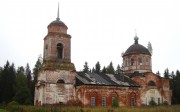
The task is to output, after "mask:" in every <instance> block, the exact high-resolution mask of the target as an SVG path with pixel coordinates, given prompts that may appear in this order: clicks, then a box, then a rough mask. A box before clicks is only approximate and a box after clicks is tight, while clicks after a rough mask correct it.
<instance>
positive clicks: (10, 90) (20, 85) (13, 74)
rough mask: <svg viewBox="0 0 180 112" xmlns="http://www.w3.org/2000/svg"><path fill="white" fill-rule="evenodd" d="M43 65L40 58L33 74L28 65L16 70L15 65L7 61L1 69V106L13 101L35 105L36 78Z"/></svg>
mask: <svg viewBox="0 0 180 112" xmlns="http://www.w3.org/2000/svg"><path fill="white" fill-rule="evenodd" d="M41 64H42V61H41V58H38V60H37V62H36V65H35V67H34V69H33V73H32V72H31V69H30V66H29V64H28V63H27V64H26V67H23V66H20V67H18V68H17V69H16V68H15V65H14V63H12V64H11V63H10V62H9V61H7V62H6V64H5V65H4V67H0V105H6V104H7V103H9V102H11V101H16V102H18V103H19V104H22V105H33V101H34V88H35V83H36V80H37V77H36V76H37V72H38V70H39V68H40V66H41ZM32 74H34V75H32Z"/></svg>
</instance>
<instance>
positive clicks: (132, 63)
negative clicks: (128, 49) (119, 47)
mask: <svg viewBox="0 0 180 112" xmlns="http://www.w3.org/2000/svg"><path fill="white" fill-rule="evenodd" d="M133 65H134V57H132V58H131V66H133Z"/></svg>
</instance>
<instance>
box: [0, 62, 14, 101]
mask: <svg viewBox="0 0 180 112" xmlns="http://www.w3.org/2000/svg"><path fill="white" fill-rule="evenodd" d="M15 78H16V71H15V67H14V64H11V65H10V63H9V62H8V61H7V62H6V64H5V66H4V69H3V70H2V74H1V84H2V85H1V86H2V88H1V92H2V93H1V102H4V103H8V102H10V101H11V100H12V98H13V97H14V94H15V89H14V85H15Z"/></svg>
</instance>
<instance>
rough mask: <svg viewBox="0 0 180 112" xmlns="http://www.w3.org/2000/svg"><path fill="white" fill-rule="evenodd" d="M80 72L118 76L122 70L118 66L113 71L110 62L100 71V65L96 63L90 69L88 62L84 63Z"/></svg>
mask: <svg viewBox="0 0 180 112" xmlns="http://www.w3.org/2000/svg"><path fill="white" fill-rule="evenodd" d="M82 72H85V73H88V72H92V73H107V74H120V73H122V69H121V67H120V65H119V64H118V65H117V68H116V69H115V68H114V66H113V63H112V62H110V63H109V65H108V66H107V67H105V66H103V68H102V69H101V64H100V62H99V61H98V62H97V63H96V64H95V67H93V68H92V69H91V68H89V65H88V62H85V63H84V68H83V70H82Z"/></svg>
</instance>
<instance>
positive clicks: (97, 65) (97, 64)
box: [95, 61, 101, 73]
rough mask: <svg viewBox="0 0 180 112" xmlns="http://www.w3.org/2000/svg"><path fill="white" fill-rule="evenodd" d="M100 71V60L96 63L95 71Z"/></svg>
mask: <svg viewBox="0 0 180 112" xmlns="http://www.w3.org/2000/svg"><path fill="white" fill-rule="evenodd" d="M100 71H101V65H100V63H99V61H98V62H97V63H96V65H95V73H100Z"/></svg>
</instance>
